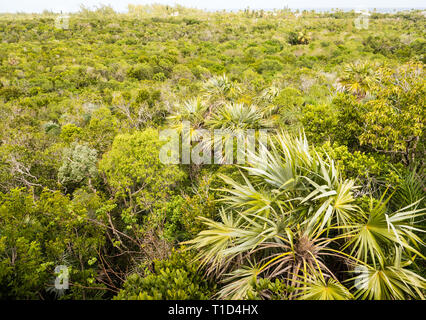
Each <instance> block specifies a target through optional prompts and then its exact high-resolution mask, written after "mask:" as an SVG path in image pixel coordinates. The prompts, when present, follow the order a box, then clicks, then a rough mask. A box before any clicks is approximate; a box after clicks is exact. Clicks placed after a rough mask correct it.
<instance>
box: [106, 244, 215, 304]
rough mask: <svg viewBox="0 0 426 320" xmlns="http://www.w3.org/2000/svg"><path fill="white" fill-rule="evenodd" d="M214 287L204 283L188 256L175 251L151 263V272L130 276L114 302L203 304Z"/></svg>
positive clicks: (191, 257)
mask: <svg viewBox="0 0 426 320" xmlns="http://www.w3.org/2000/svg"><path fill="white" fill-rule="evenodd" d="M214 290H215V285H213V284H212V283H211V282H209V281H208V280H205V279H203V277H202V275H200V273H199V272H198V264H197V263H196V262H194V261H193V255H192V254H190V253H188V252H179V251H175V252H173V253H172V254H171V256H170V257H169V258H168V259H165V260H156V261H154V262H153V266H152V270H149V269H147V268H146V269H145V271H144V273H143V275H140V274H137V273H135V274H132V275H130V276H129V277H128V278H127V279H126V282H125V283H124V287H123V289H122V290H121V291H120V292H119V293H118V295H117V296H116V297H114V299H116V300H152V299H155V300H159V299H160V300H184V299H191V300H206V299H209V298H211V296H212V294H213V293H214Z"/></svg>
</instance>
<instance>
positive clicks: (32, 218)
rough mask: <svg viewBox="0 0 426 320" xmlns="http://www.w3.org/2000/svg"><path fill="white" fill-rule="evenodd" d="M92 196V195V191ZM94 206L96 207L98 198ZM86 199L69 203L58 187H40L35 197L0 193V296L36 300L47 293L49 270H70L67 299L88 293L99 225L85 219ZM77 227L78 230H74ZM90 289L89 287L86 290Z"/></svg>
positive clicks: (93, 283)
mask: <svg viewBox="0 0 426 320" xmlns="http://www.w3.org/2000/svg"><path fill="white" fill-rule="evenodd" d="M95 197H96V196H95ZM94 204H95V207H97V208H100V207H102V202H101V201H100V199H97V200H96V201H95V203H94ZM87 205H88V203H87V202H83V203H75V202H73V201H71V200H70V199H69V198H68V197H66V196H63V195H61V194H60V193H59V192H55V193H52V192H49V191H44V192H43V193H42V194H41V195H40V198H39V199H38V200H35V199H33V198H32V196H31V194H30V193H28V192H26V191H25V190H24V189H14V190H11V192H10V193H8V194H0V235H1V237H0V258H1V259H0V284H1V285H0V288H1V289H0V297H1V298H2V299H5V298H8V299H10V298H15V299H37V298H47V297H49V296H50V293H49V292H50V291H51V290H50V289H52V287H53V285H54V279H55V275H54V269H55V267H56V266H57V265H66V266H68V267H69V269H70V284H71V285H70V290H69V291H68V292H65V294H66V297H69V298H77V299H78V298H83V297H84V296H87V297H89V296H90V295H91V293H90V290H84V289H83V290H81V289H80V288H81V287H86V288H87V289H90V287H91V286H93V287H96V286H101V287H102V286H103V285H102V284H100V283H97V281H96V280H95V276H96V274H97V268H98V264H97V263H94V264H93V263H92V264H89V263H88V261H89V260H90V259H93V258H95V257H97V255H98V248H99V246H102V245H103V244H104V243H105V238H104V234H103V232H104V231H103V230H102V228H99V227H97V226H94V225H92V224H88V223H87V222H86V219H87V217H88V215H89V214H90V213H89V211H88V206H87ZM77 230H78V231H77ZM92 293H93V291H92Z"/></svg>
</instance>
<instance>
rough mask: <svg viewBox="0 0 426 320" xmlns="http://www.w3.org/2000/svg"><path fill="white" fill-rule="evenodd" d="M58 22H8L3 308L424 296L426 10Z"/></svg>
mask: <svg viewBox="0 0 426 320" xmlns="http://www.w3.org/2000/svg"><path fill="white" fill-rule="evenodd" d="M58 17H59V15H58V14H54V13H51V12H45V13H43V14H0V40H1V46H0V119H1V121H0V299H216V298H221V299H424V295H425V288H426V280H425V279H424V276H425V273H426V272H425V257H424V245H425V244H424V241H425V236H424V227H425V222H424V221H425V216H424V215H425V195H426V189H425V185H424V177H425V176H424V174H425V172H424V170H425V163H424V155H425V134H424V126H425V110H426V108H425V102H426V98H425V97H426V94H425V93H426V92H425V89H426V86H425V85H426V82H425V72H424V63H425V55H424V54H425V44H426V40H425V33H424V30H425V29H424V26H425V22H426V18H425V15H424V12H421V11H407V12H399V13H394V14H381V13H377V12H372V13H371V15H370V16H369V24H368V28H361V29H359V28H357V27H356V25H355V24H354V21H355V19H356V18H357V17H358V13H355V12H353V11H352V12H342V11H333V12H327V13H317V12H308V11H304V12H299V13H297V14H296V13H294V12H291V11H289V10H275V11H263V10H258V11H253V10H248V9H247V10H241V11H239V12H234V13H229V12H210V13H208V12H203V11H200V10H195V9H188V8H183V7H180V6H176V7H168V6H160V5H154V6H129V12H128V13H126V14H119V13H116V12H114V11H113V10H112V9H111V8H109V7H101V8H99V9H97V10H94V11H90V10H87V9H84V8H82V9H81V11H80V12H78V13H75V14H69V15H68V17H64V18H62V20H58ZM64 19H65V20H64ZM183 121H188V122H189V123H190V126H191V129H192V130H191V132H194V131H193V130H195V129H206V130H214V129H220V130H223V131H224V132H227V133H228V134H229V136H227V137H225V138H226V139H233V138H232V135H238V134H239V133H240V132H241V130H246V129H256V130H268V131H267V132H268V133H269V134H268V146H269V148H268V151H266V150H263V152H262V150H261V148H259V149H257V150H256V151H255V152H254V153H251V154H247V163H246V164H245V165H237V164H234V165H232V164H228V165H220V164H204V165H196V164H194V163H191V164H173V165H166V164H164V163H162V162H161V161H160V158H159V152H160V149H161V147H162V146H163V145H164V143H165V142H164V141H161V140H160V136H159V131H160V130H162V129H170V128H172V129H176V130H178V132H179V133H180V132H181V131H182V122H183ZM202 143H204V144H205V146H211V145H212V144H213V141H212V140H211V141H208V140H205V141H203V142H202ZM193 144H194V145H195V143H193ZM58 265H63V266H67V267H68V270H69V289H67V290H58V289H57V288H55V286H54V284H55V278H56V277H57V274H56V273H55V267H56V266H58Z"/></svg>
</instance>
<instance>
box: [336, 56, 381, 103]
mask: <svg viewBox="0 0 426 320" xmlns="http://www.w3.org/2000/svg"><path fill="white" fill-rule="evenodd" d="M377 79H378V77H377V75H376V72H375V67H374V66H373V65H371V64H369V63H368V62H356V63H350V64H348V65H346V66H345V68H344V73H343V76H342V77H341V78H340V80H339V82H340V84H341V85H342V86H343V87H344V89H345V90H347V91H348V92H350V93H352V94H354V95H356V96H358V97H359V98H363V97H365V95H366V94H367V93H368V92H369V91H370V90H371V88H372V87H373V85H374V84H375V83H376V82H377Z"/></svg>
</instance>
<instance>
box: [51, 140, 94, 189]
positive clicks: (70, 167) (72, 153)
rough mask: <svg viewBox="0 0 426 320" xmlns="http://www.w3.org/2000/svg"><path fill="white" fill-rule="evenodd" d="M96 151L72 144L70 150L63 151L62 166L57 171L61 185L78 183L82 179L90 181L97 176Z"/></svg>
mask: <svg viewBox="0 0 426 320" xmlns="http://www.w3.org/2000/svg"><path fill="white" fill-rule="evenodd" d="M96 163H97V151H96V150H94V149H90V148H89V147H87V146H86V145H80V144H77V143H74V144H72V145H71V148H67V149H64V154H63V161H62V166H61V167H60V168H59V171H58V178H59V181H60V182H61V183H65V184H66V183H69V182H72V183H80V182H82V181H83V180H84V179H89V180H90V179H92V178H95V177H96V175H97V172H98V171H97V168H96Z"/></svg>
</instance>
